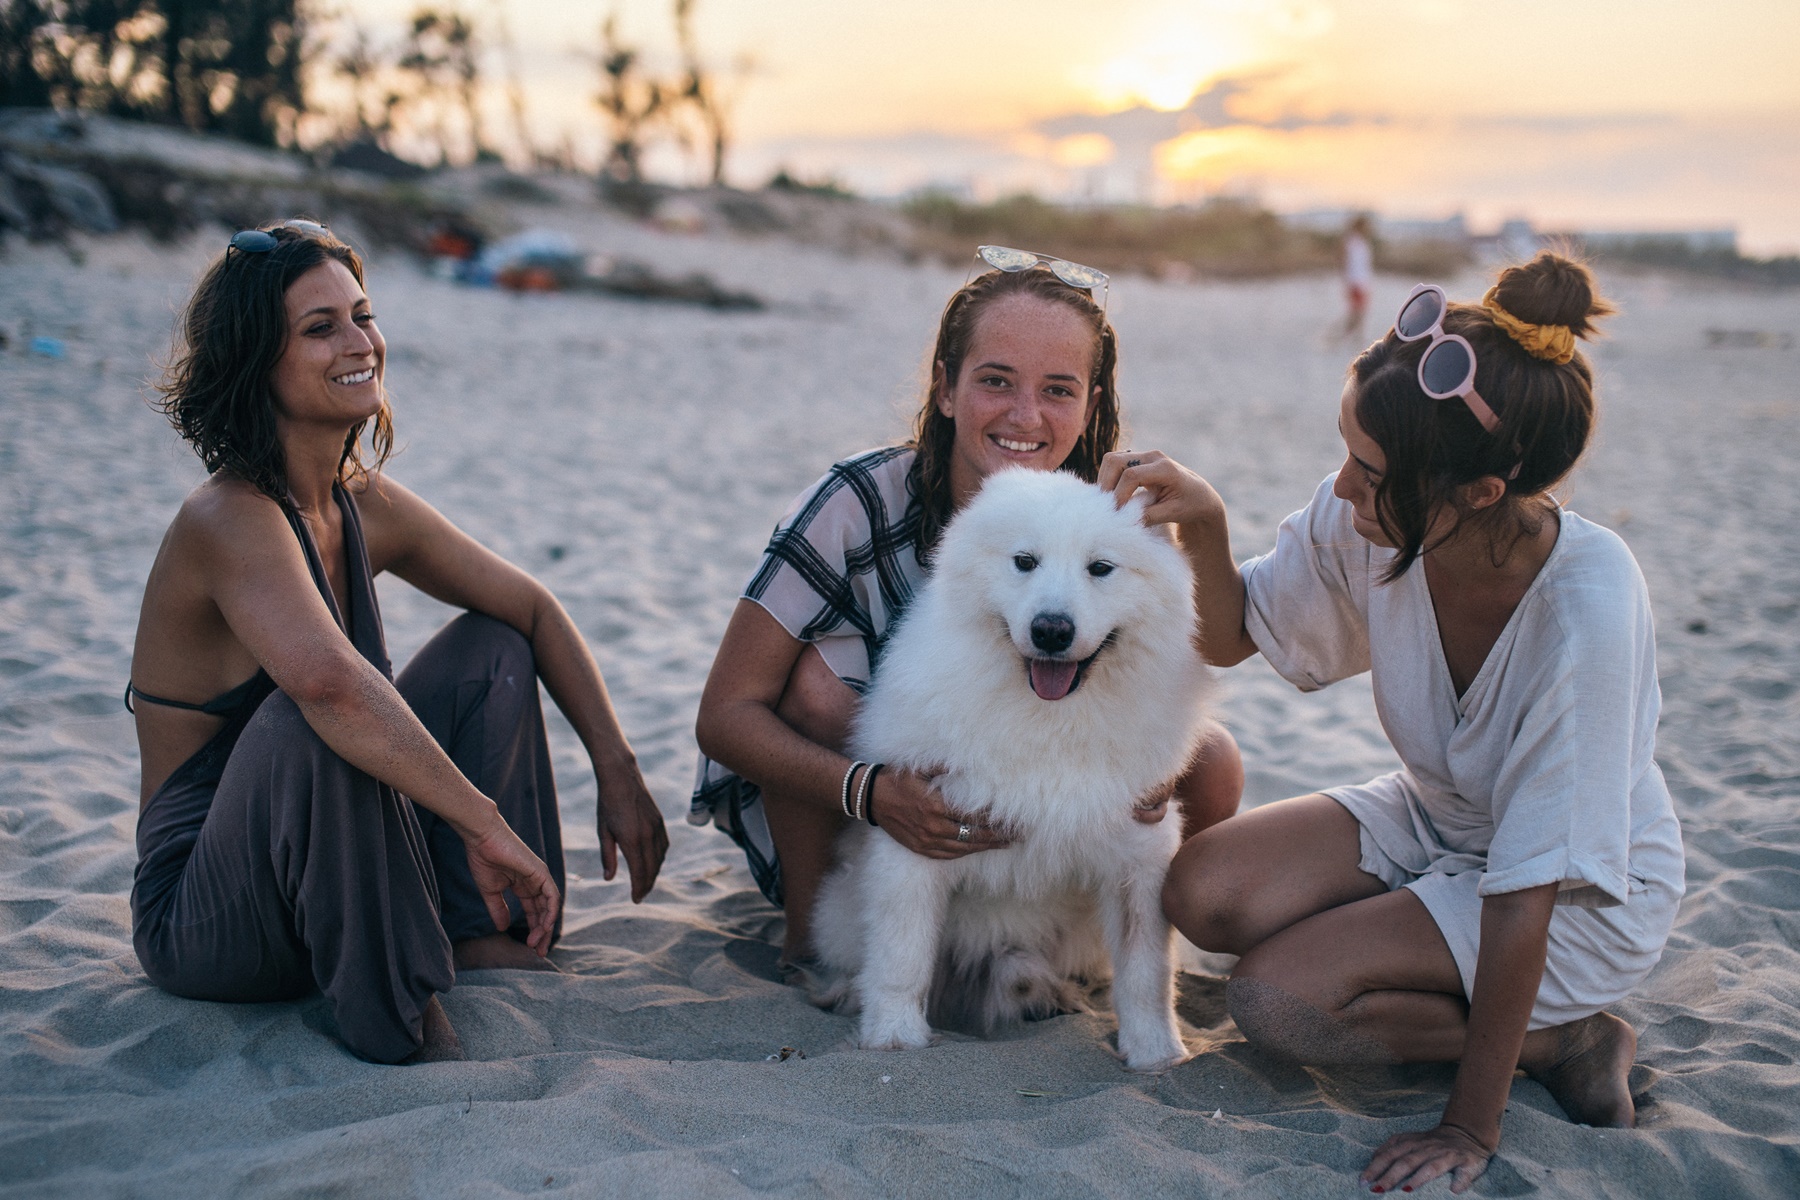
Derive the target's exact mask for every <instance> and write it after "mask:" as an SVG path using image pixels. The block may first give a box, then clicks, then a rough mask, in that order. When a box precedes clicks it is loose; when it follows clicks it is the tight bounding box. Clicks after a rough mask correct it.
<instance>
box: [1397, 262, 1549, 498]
mask: <svg viewBox="0 0 1800 1200" xmlns="http://www.w3.org/2000/svg"><path fill="white" fill-rule="evenodd" d="M1449 310H1450V300H1449V298H1448V297H1447V296H1445V294H1444V289H1443V288H1441V287H1438V286H1437V285H1436V284H1435V283H1421V284H1419V285H1417V286H1416V287H1414V288H1413V290H1412V294H1411V295H1409V296H1407V298H1406V303H1405V304H1402V305H1401V306H1400V315H1399V316H1397V317H1395V318H1394V336H1395V337H1397V338H1399V339H1400V340H1401V341H1403V342H1416V341H1418V340H1419V339H1420V338H1430V339H1431V341H1430V342H1429V343H1428V344H1427V345H1426V347H1425V353H1423V354H1421V355H1420V356H1419V387H1420V389H1421V390H1423V391H1424V393H1425V394H1426V395H1427V396H1430V397H1431V398H1432V399H1433V400H1449V399H1451V398H1455V399H1458V400H1461V401H1462V402H1463V403H1464V404H1466V405H1468V406H1469V411H1470V412H1471V413H1473V414H1475V419H1476V420H1477V421H1479V422H1481V427H1482V428H1483V429H1485V430H1487V431H1488V432H1489V433H1493V432H1494V431H1495V430H1497V429H1499V428H1500V418H1499V417H1498V416H1496V415H1494V410H1493V407H1492V406H1491V405H1489V404H1488V402H1487V401H1486V400H1483V399H1482V398H1481V393H1480V392H1478V391H1476V390H1475V347H1473V346H1471V345H1469V343H1468V339H1466V338H1463V337H1461V336H1459V335H1457V334H1454V333H1445V332H1444V314H1445V313H1447V312H1448V311H1449ZM1514 451H1515V453H1516V452H1517V447H1514ZM1519 466H1520V464H1519V463H1514V464H1513V468H1512V471H1511V473H1509V474H1508V475H1507V478H1508V479H1516V478H1518V474H1519Z"/></svg>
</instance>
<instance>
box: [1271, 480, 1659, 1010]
mask: <svg viewBox="0 0 1800 1200" xmlns="http://www.w3.org/2000/svg"><path fill="white" fill-rule="evenodd" d="M1335 478H1336V477H1335V476H1333V477H1331V478H1327V479H1326V480H1325V482H1324V483H1322V484H1320V485H1319V489H1318V491H1317V493H1315V494H1314V496H1313V499H1312V503H1311V504H1309V505H1308V506H1307V507H1306V508H1305V509H1303V510H1301V511H1300V512H1297V513H1295V514H1293V515H1292V516H1290V517H1289V518H1288V519H1287V520H1286V521H1284V522H1282V525H1281V529H1280V532H1279V533H1278V534H1277V535H1276V541H1275V549H1274V550H1273V551H1271V552H1270V553H1268V554H1266V555H1263V556H1262V557H1260V558H1254V559H1251V560H1250V561H1248V562H1246V563H1245V564H1244V565H1243V567H1242V572H1243V578H1244V586H1245V590H1246V598H1245V613H1244V622H1245V626H1246V628H1247V629H1248V630H1249V633H1250V637H1251V639H1252V640H1253V641H1255V643H1256V646H1257V649H1258V650H1260V651H1261V652H1262V654H1263V657H1264V658H1266V659H1267V660H1268V661H1269V663H1270V664H1271V665H1272V666H1274V668H1275V669H1276V670H1277V671H1278V672H1280V673H1281V675H1282V676H1283V677H1284V678H1285V679H1287V680H1288V681H1289V682H1290V683H1292V684H1294V685H1295V686H1296V687H1298V688H1300V689H1301V690H1302V691H1313V690H1316V689H1318V688H1322V687H1325V686H1326V685H1328V684H1331V683H1335V682H1336V681H1338V680H1340V679H1345V678H1348V677H1349V676H1352V675H1356V674H1359V673H1361V672H1363V671H1368V672H1370V679H1371V683H1372V685H1373V688H1374V693H1375V710H1376V713H1377V715H1378V716H1379V718H1380V720H1381V726H1382V729H1383V730H1384V731H1385V732H1386V733H1387V736H1388V740H1389V741H1391V742H1392V743H1393V745H1394V749H1395V751H1396V752H1397V753H1398V754H1399V757H1400V761H1401V763H1402V764H1403V769H1401V770H1399V771H1395V772H1393V773H1391V774H1388V775H1384V776H1381V777H1380V778H1378V779H1373V780H1371V781H1369V782H1368V783H1364V784H1357V785H1352V786H1348V787H1335V788H1331V789H1329V790H1327V791H1326V792H1325V794H1326V795H1328V796H1330V797H1331V798H1332V799H1334V800H1336V801H1337V802H1338V803H1339V804H1342V805H1343V806H1344V807H1345V808H1346V809H1348V810H1349V812H1350V814H1351V815H1352V816H1354V817H1355V818H1356V819H1357V821H1358V823H1359V824H1360V825H1361V856H1362V857H1361V861H1360V862H1359V864H1358V865H1359V866H1360V867H1361V868H1362V869H1363V870H1364V871H1367V872H1368V873H1369V874H1371V875H1375V876H1377V877H1379V878H1380V879H1381V880H1382V881H1383V882H1384V883H1386V884H1387V885H1388V887H1389V888H1390V889H1392V888H1397V887H1405V888H1409V889H1411V891H1412V892H1413V893H1414V894H1415V895H1417V896H1418V897H1419V899H1420V900H1421V901H1422V902H1423V903H1424V905H1425V907H1426V909H1427V910H1428V911H1429V912H1430V913H1431V916H1432V919H1433V920H1434V921H1436V922H1437V926H1438V928H1439V930H1441V931H1442V933H1443V935H1444V940H1445V941H1446V942H1448V943H1449V946H1450V952H1451V953H1452V954H1453V955H1454V956H1455V958H1456V965H1457V969H1458V971H1459V972H1460V973H1461V975H1462V981H1463V991H1464V994H1465V995H1470V994H1473V989H1474V986H1475V962H1476V956H1477V952H1478V948H1479V943H1480V934H1481V900H1482V897H1484V896H1493V895H1499V894H1501V893H1505V892H1512V891H1519V890H1522V889H1525V888H1531V887H1537V886H1540V885H1542V884H1546V883H1556V884H1558V885H1560V894H1559V895H1558V897H1557V907H1556V909H1555V912H1554V914H1553V915H1552V917H1551V919H1550V937H1549V949H1548V956H1547V961H1546V964H1545V968H1544V979H1543V983H1542V985H1541V986H1540V987H1539V989H1538V995H1537V1002H1536V1004H1535V1005H1534V1006H1533V1008H1532V1012H1531V1022H1530V1028H1532V1029H1543V1028H1546V1027H1548V1026H1552V1025H1561V1024H1564V1023H1566V1022H1569V1021H1574V1020H1578V1019H1580V1018H1582V1017H1585V1016H1588V1015H1590V1014H1592V1013H1595V1012H1598V1011H1599V1010H1601V1009H1602V1008H1605V1007H1606V1006H1607V1005H1609V1004H1612V1003H1614V1002H1615V1001H1617V1000H1619V999H1621V998H1623V997H1624V996H1626V995H1627V994H1629V993H1630V992H1631V991H1632V989H1633V988H1634V987H1635V986H1636V985H1637V984H1638V983H1639V982H1640V981H1641V980H1642V979H1643V978H1644V977H1645V976H1646V975H1648V974H1649V973H1650V970H1651V968H1652V967H1654V966H1655V965H1656V962H1657V960H1658V959H1659V958H1660V957H1661V956H1662V949H1663V944H1664V943H1665V942H1666V941H1667V940H1668V936H1669V930H1670V928H1671V927H1672V926H1673V924H1674V920H1675V910H1676V908H1677V906H1678V904H1679V903H1680V900H1681V896H1682V892H1683V891H1684V886H1685V885H1684V871H1685V868H1684V865H1683V859H1682V851H1681V829H1680V825H1679V823H1678V822H1677V821H1676V818H1675V810H1674V805H1673V804H1672V802H1671V801H1670V798H1669V791H1668V788H1667V787H1666V786H1665V784H1664V782H1663V777H1662V771H1661V770H1660V769H1659V768H1658V767H1657V765H1656V760H1655V757H1654V752H1655V748H1656V720H1657V713H1658V711H1659V709H1660V707H1661V704H1662V696H1661V692H1660V690H1659V688H1658V686H1657V680H1656V638H1655V630H1654V628H1653V626H1652V622H1651V616H1650V601H1649V595H1648V592H1647V591H1646V589H1645V586H1644V579H1643V576H1642V574H1641V573H1640V572H1639V571H1638V566H1637V562H1636V560H1635V559H1633V558H1632V556H1631V552H1630V550H1628V549H1627V548H1626V546H1625V543H1624V542H1623V541H1621V540H1620V539H1619V537H1618V536H1617V535H1616V534H1614V533H1612V532H1611V531H1610V530H1607V529H1603V528H1601V527H1600V526H1598V525H1594V524H1592V523H1590V522H1588V521H1585V520H1583V519H1582V518H1581V517H1579V516H1577V515H1576V514H1574V513H1572V512H1567V511H1564V512H1562V513H1561V514H1560V517H1561V528H1560V531H1559V533H1558V536H1557V539H1556V545H1555V547H1554V548H1553V549H1552V550H1551V552H1550V556H1549V558H1548V559H1547V560H1546V561H1545V563H1544V566H1543V569H1542V570H1541V571H1540V572H1539V573H1538V577H1537V579H1536V580H1534V581H1533V582H1532V585H1531V587H1530V588H1529V589H1528V590H1527V591H1526V593H1525V596H1524V598H1523V599H1522V600H1521V601H1520V602H1519V606H1518V608H1517V610H1515V611H1514V613H1513V615H1512V618H1511V619H1510V620H1509V621H1508V622H1507V624H1506V628H1505V629H1504V630H1502V631H1501V634H1500V638H1499V640H1498V641H1496V642H1495V643H1494V647H1493V649H1492V650H1490V651H1489V652H1488V656H1487V660H1486V661H1485V662H1484V663H1483V664H1482V666H1481V670H1480V671H1479V673H1477V675H1476V676H1475V679H1474V680H1473V681H1472V682H1471V683H1470V684H1469V687H1468V690H1467V691H1465V692H1464V693H1463V695H1462V696H1461V697H1460V698H1459V697H1458V696H1457V695H1456V689H1455V686H1454V684H1453V683H1452V682H1451V679H1450V671H1449V668H1448V666H1447V665H1446V663H1445V661H1444V653H1443V648H1442V644H1441V642H1440V640H1439V637H1438V629H1437V616H1436V612H1435V610H1434V608H1433V607H1432V602H1431V593H1430V590H1429V589H1428V587H1427V585H1426V582H1425V571H1424V568H1423V566H1422V565H1419V564H1415V566H1414V567H1413V569H1411V570H1409V571H1408V572H1407V573H1406V574H1405V575H1403V576H1401V577H1400V578H1399V579H1398V580H1396V581H1395V582H1394V583H1392V584H1387V585H1384V584H1382V583H1381V582H1380V579H1381V576H1382V574H1383V572H1384V571H1385V569H1386V568H1387V565H1388V564H1389V563H1390V562H1391V561H1393V559H1394V557H1395V555H1396V553H1397V552H1396V551H1394V550H1389V549H1384V548H1382V547H1379V546H1376V545H1374V544H1373V543H1371V542H1369V541H1367V540H1366V539H1364V538H1363V537H1361V536H1360V535H1359V534H1357V533H1356V531H1355V529H1354V528H1353V527H1352V525H1351V506H1350V505H1349V504H1348V503H1347V502H1345V501H1343V500H1341V499H1339V498H1338V497H1336V496H1334V495H1333V494H1332V491H1331V488H1332V483H1333V482H1334V480H1335Z"/></svg>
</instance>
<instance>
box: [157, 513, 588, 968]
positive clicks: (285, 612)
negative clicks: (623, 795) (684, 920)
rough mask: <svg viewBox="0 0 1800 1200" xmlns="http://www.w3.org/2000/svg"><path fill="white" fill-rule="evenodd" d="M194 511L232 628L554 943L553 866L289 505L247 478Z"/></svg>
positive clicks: (534, 930) (321, 724) (320, 722)
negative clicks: (293, 518) (360, 641)
mask: <svg viewBox="0 0 1800 1200" xmlns="http://www.w3.org/2000/svg"><path fill="white" fill-rule="evenodd" d="M189 515H190V514H189V513H187V512H184V514H183V517H184V518H187V517H189ZM191 518H192V525H191V527H190V529H191V533H192V536H194V537H195V538H196V539H197V540H198V542H199V545H200V550H201V555H202V559H201V561H202V562H203V563H204V564H205V570H204V575H205V577H206V579H207V580H208V583H209V586H210V588H211V597H212V600H213V602H214V604H216V605H217V607H218V610H219V612H220V614H221V615H222V616H223V617H224V619H225V623H226V624H227V625H228V626H229V627H230V630H231V633H232V635H233V636H234V637H236V638H237V640H238V641H239V642H240V643H242V644H243V646H244V647H245V649H247V650H248V651H249V652H250V653H251V655H252V656H254V657H255V659H256V661H257V662H258V663H260V664H261V665H262V667H263V669H264V670H266V671H267V672H268V673H269V676H270V678H272V679H273V680H274V681H275V684H276V686H277V687H279V688H281V690H282V691H284V692H286V693H287V694H288V696H289V697H290V698H291V699H292V700H293V701H294V703H295V704H296V705H298V706H299V708H300V712H301V715H303V716H304V717H305V718H306V722H307V724H308V725H310V726H311V727H312V728H313V730H314V731H315V732H316V733H318V735H319V737H320V738H321V739H323V740H324V742H325V744H326V745H327V746H330V747H331V749H332V750H333V751H334V752H335V753H337V754H338V755H339V756H340V757H342V758H343V759H344V761H346V762H348V763H350V764H351V765H352V766H354V767H356V768H358V769H359V770H362V771H364V772H366V773H368V774H370V775H373V776H374V777H375V778H377V779H379V780H381V781H382V782H383V783H386V784H388V785H389V786H391V787H393V788H394V789H395V790H397V791H399V792H401V793H403V794H404V795H406V796H407V797H408V798H409V799H411V800H413V801H415V802H416V803H418V804H420V805H421V806H423V807H424V808H426V809H428V810H430V811H431V812H433V813H436V814H437V815H438V816H440V817H442V818H443V819H444V820H445V821H447V822H448V823H449V824H450V826H451V828H453V829H455V830H456V832H457V834H458V835H459V836H460V837H461V838H462V839H463V841H464V843H465V844H466V845H467V846H468V849H469V868H470V871H471V873H472V874H473V875H474V877H475V883H476V886H477V887H478V888H479V889H480V891H481V894H482V899H483V900H484V901H486V903H487V906H488V913H489V915H490V916H492V917H493V918H494V923H495V924H496V925H497V926H498V927H500V928H505V927H506V926H507V925H508V924H510V922H511V917H510V916H508V915H507V911H506V903H505V900H504V899H503V897H502V893H503V892H505V891H506V890H507V889H509V888H510V889H511V890H512V891H513V893H514V894H515V895H516V896H518V898H519V902H520V904H521V905H522V906H523V908H524V910H525V914H526V918H527V920H528V921H529V923H530V934H529V936H528V938H527V942H528V944H529V945H530V946H531V948H532V949H534V950H536V951H537V952H538V953H539V954H543V953H546V952H548V950H549V945H550V935H551V931H552V928H553V926H554V924H555V921H556V913H557V909H558V902H559V898H558V894H557V889H556V884H555V883H554V882H553V881H552V880H551V878H550V872H549V871H548V870H547V869H546V868H545V867H544V864H543V863H542V862H541V861H539V859H538V858H537V856H536V855H535V854H533V853H532V852H531V850H530V849H529V848H528V847H526V845H525V844H524V843H523V842H521V841H520V840H519V838H518V837H517V835H515V834H514V833H513V831H512V830H511V829H510V828H508V826H507V824H506V822H505V821H504V820H503V819H502V818H501V816H500V811H499V809H498V808H497V807H496V806H495V804H494V802H493V801H492V800H490V799H488V798H487V797H486V796H484V795H482V794H481V792H480V791H479V790H477V789H476V787H475V786H474V785H473V784H472V783H470V782H469V781H468V780H467V779H466V778H464V776H463V774H462V772H461V771H459V770H457V769H456V765H455V764H454V763H452V762H451V761H450V759H449V757H448V756H447V755H446V754H445V753H444V751H443V750H442V748H441V747H439V746H438V744H437V742H436V740H434V739H433V738H432V736H431V734H430V733H429V732H427V731H426V729H425V727H424V726H423V725H422V724H420V723H419V719H418V718H417V717H416V716H414V715H413V711H412V709H411V708H409V707H407V704H406V701H405V700H403V699H402V698H401V697H400V693H399V692H397V691H395V690H394V685H393V684H392V683H391V682H389V681H388V679H387V677H386V676H384V675H383V674H382V673H381V672H380V671H378V670H376V669H375V667H374V665H373V664H371V663H370V662H369V661H368V660H367V659H365V658H364V657H363V656H362V655H361V654H360V653H358V652H357V650H356V647H354V646H353V645H351V644H350V640H349V639H348V638H346V637H345V636H344V632H343V630H341V629H339V628H338V625H337V622H336V621H335V620H333V619H332V616H331V611H330V610H329V609H328V608H326V607H325V601H324V598H323V597H321V596H320V595H319V590H318V588H317V587H316V586H315V585H314V584H313V581H312V576H311V573H310V572H309V571H308V569H307V566H306V560H305V558H304V557H303V556H302V554H301V552H300V547H299V544H298V543H297V542H296V541H295V540H294V535H293V532H292V531H291V530H290V529H289V527H288V524H287V520H286V518H285V517H283V516H282V514H281V511H280V509H279V508H277V507H276V506H275V505H274V504H273V503H272V502H270V501H269V500H267V499H266V498H265V497H262V496H260V495H257V494H255V493H253V492H251V490H250V489H249V488H248V487H243V486H237V487H230V488H221V489H219V490H218V491H217V492H215V493H213V494H211V495H210V496H208V497H207V498H206V499H205V500H204V501H203V502H202V503H201V504H199V505H196V506H194V508H193V511H192V513H191Z"/></svg>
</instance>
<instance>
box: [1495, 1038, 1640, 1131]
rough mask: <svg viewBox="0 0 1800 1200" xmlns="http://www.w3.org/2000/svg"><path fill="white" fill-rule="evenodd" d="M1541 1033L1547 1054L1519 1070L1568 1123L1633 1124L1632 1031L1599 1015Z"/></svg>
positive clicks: (1616, 1126) (1604, 1126)
mask: <svg viewBox="0 0 1800 1200" xmlns="http://www.w3.org/2000/svg"><path fill="white" fill-rule="evenodd" d="M1543 1033H1545V1034H1549V1035H1551V1038H1550V1039H1549V1044H1548V1045H1547V1046H1546V1047H1545V1052H1544V1053H1543V1054H1542V1055H1541V1056H1538V1055H1533V1056H1531V1057H1532V1059H1533V1060H1534V1061H1522V1062H1521V1063H1520V1064H1519V1065H1520V1066H1522V1067H1524V1068H1525V1073H1526V1074H1527V1075H1529V1076H1531V1077H1532V1078H1533V1079H1535V1080H1537V1081H1538V1082H1539V1083H1541V1084H1543V1085H1544V1089H1545V1090H1546V1091H1548V1092H1549V1093H1550V1095H1551V1096H1552V1097H1554V1098H1555V1100H1556V1102H1557V1103H1558V1104H1560V1105H1562V1110H1563V1111H1564V1112H1565V1113H1567V1114H1568V1115H1569V1120H1571V1121H1574V1122H1576V1123H1578V1124H1581V1125H1592V1126H1594V1127H1595V1128H1596V1129H1630V1128H1631V1127H1632V1126H1633V1125H1636V1124H1637V1110H1636V1109H1635V1108H1634V1107H1633V1105H1632V1103H1631V1085H1630V1082H1629V1077H1630V1074H1631V1060H1632V1058H1633V1057H1634V1056H1635V1055H1636V1054H1637V1033H1636V1032H1635V1031H1634V1030H1633V1029H1632V1028H1631V1026H1629V1025H1627V1024H1626V1023H1625V1022H1624V1021H1621V1020H1620V1019H1619V1018H1617V1017H1615V1016H1613V1015H1612V1014H1611V1013H1605V1012H1599V1013H1595V1014H1594V1015H1593V1016H1591V1017H1585V1018H1583V1019H1582V1020H1579V1021H1572V1022H1570V1023H1569V1024H1567V1025H1563V1026H1560V1027H1558V1028H1556V1029H1546V1030H1544V1031H1543ZM1533 1036H1534V1037H1535V1036H1538V1035H1533Z"/></svg>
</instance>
